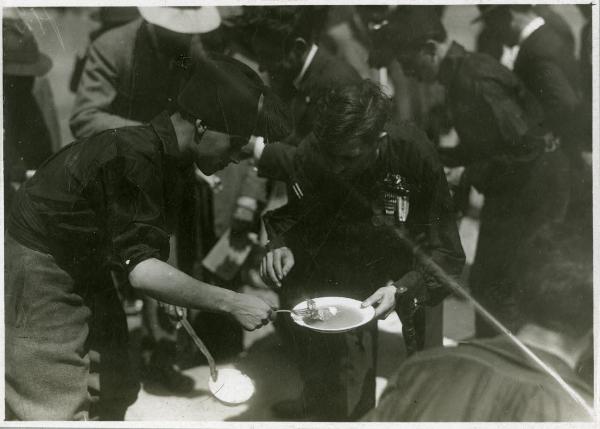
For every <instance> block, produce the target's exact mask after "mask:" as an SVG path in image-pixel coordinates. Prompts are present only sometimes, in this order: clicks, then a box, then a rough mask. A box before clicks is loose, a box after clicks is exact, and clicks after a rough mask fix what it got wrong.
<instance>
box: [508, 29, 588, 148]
mask: <svg viewBox="0 0 600 429" xmlns="http://www.w3.org/2000/svg"><path fill="white" fill-rule="evenodd" d="M513 70H514V72H515V74H516V75H517V76H518V77H519V78H520V79H521V80H522V81H523V83H524V84H525V86H526V87H527V88H528V89H529V91H530V92H531V93H532V94H533V95H534V96H535V97H536V98H537V100H538V101H539V102H540V104H541V105H542V107H543V109H544V115H545V125H546V126H547V127H548V128H549V129H551V130H552V131H554V132H555V133H556V134H557V135H558V136H559V137H561V140H562V142H563V143H564V145H565V146H567V147H568V148H569V149H570V148H572V146H573V145H574V144H577V143H575V142H572V141H570V140H571V139H570V137H571V134H572V131H571V130H572V129H573V126H574V119H575V118H574V115H575V113H576V109H577V107H578V105H579V102H580V96H579V70H578V65H577V62H576V60H575V57H574V52H573V47H572V46H570V45H569V44H567V43H565V41H564V39H563V38H562V37H561V36H560V35H559V34H558V33H557V32H556V31H555V30H554V29H553V28H552V27H551V26H550V25H548V24H544V25H542V26H541V27H540V28H538V29H537V30H536V31H534V32H533V33H532V34H531V35H530V36H529V37H528V38H527V39H525V41H524V42H523V43H522V44H521V46H520V49H519V54H518V55H517V58H516V60H515V65H514V69H513Z"/></svg>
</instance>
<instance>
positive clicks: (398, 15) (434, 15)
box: [385, 6, 446, 49]
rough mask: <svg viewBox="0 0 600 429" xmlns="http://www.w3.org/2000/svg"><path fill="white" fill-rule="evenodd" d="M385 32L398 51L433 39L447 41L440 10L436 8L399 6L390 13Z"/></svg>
mask: <svg viewBox="0 0 600 429" xmlns="http://www.w3.org/2000/svg"><path fill="white" fill-rule="evenodd" d="M388 22H389V23H388V24H387V25H386V28H385V32H386V33H387V35H388V37H389V38H390V39H391V40H393V42H394V45H395V48H396V49H402V48H405V47H409V46H412V45H414V44H415V43H417V42H420V41H425V40H428V39H433V40H437V41H443V40H445V39H446V29H445V28H444V26H443V25H442V20H441V17H440V13H439V8H437V7H436V6H398V7H397V8H395V9H394V10H393V11H391V12H390V14H389V17H388Z"/></svg>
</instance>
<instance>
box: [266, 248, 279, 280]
mask: <svg viewBox="0 0 600 429" xmlns="http://www.w3.org/2000/svg"><path fill="white" fill-rule="evenodd" d="M266 258H267V276H268V278H269V280H270V281H271V283H273V284H275V285H277V287H281V283H280V282H279V279H278V278H277V274H275V269H274V267H273V258H274V256H273V252H269V253H267V255H266Z"/></svg>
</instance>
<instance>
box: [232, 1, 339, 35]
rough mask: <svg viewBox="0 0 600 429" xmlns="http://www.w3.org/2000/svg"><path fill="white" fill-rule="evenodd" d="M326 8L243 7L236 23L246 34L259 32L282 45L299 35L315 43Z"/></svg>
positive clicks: (322, 23) (324, 17)
mask: <svg viewBox="0 0 600 429" xmlns="http://www.w3.org/2000/svg"><path fill="white" fill-rule="evenodd" d="M326 11H327V8H326V7H324V6H260V7H257V6H244V8H243V13H242V15H241V16H239V17H238V18H237V19H236V20H235V25H236V26H237V27H239V29H240V30H243V31H244V34H247V35H248V34H254V35H256V34H260V35H263V36H266V37H268V38H269V39H271V40H276V41H280V42H281V43H283V44H287V43H288V42H289V41H290V40H293V39H295V38H297V37H301V38H303V39H304V40H306V41H307V42H308V43H312V42H313V41H315V40H316V39H317V37H318V34H319V32H320V31H321V29H322V27H323V25H324V23H325V19H326Z"/></svg>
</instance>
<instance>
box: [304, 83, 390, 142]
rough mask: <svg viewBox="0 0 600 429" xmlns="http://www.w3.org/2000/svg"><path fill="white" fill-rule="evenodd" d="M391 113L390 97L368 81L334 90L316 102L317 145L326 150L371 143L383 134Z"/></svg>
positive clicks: (315, 131) (315, 130)
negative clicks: (358, 142)
mask: <svg viewBox="0 0 600 429" xmlns="http://www.w3.org/2000/svg"><path fill="white" fill-rule="evenodd" d="M390 110H391V103H390V99H389V97H388V96H386V95H385V94H384V93H383V92H382V91H381V88H380V87H379V86H378V85H376V84H375V83H373V82H371V81H370V80H368V79H365V80H363V81H362V82H360V83H358V84H353V85H347V86H340V87H337V88H333V89H331V90H329V91H328V92H327V93H326V94H325V95H324V96H323V97H321V98H320V99H319V102H318V109H317V111H318V116H317V121H316V123H315V127H314V133H315V136H316V137H317V139H318V140H319V142H320V144H321V145H327V146H325V147H329V148H331V147H332V146H336V145H338V144H339V143H341V142H344V141H347V140H349V139H353V138H361V139H374V138H376V137H377V136H378V135H379V134H380V133H381V131H382V130H383V126H384V125H385V123H386V122H387V120H388V119H389V116H390ZM322 147H323V146H322Z"/></svg>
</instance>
